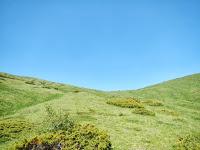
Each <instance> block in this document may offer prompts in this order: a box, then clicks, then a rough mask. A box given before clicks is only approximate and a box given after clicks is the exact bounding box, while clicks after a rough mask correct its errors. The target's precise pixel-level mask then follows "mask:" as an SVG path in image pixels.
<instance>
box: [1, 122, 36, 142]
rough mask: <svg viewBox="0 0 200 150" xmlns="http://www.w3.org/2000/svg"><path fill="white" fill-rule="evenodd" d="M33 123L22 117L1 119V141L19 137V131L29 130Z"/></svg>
mask: <svg viewBox="0 0 200 150" xmlns="http://www.w3.org/2000/svg"><path fill="white" fill-rule="evenodd" d="M32 128H33V125H32V124H31V123H29V122H27V121H24V120H20V119H4V120H1V121H0V143H3V142H7V141H10V140H12V139H17V138H18V137H19V133H22V132H28V131H30V130H31V129H32Z"/></svg>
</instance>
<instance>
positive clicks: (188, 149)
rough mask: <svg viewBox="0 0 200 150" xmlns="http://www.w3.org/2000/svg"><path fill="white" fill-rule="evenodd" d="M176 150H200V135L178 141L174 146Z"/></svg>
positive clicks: (196, 134) (191, 135)
mask: <svg viewBox="0 0 200 150" xmlns="http://www.w3.org/2000/svg"><path fill="white" fill-rule="evenodd" d="M174 149H175V150H199V149H200V133H195V134H189V135H187V136H185V137H181V138H179V139H178V141H177V143H176V144H175V145H174Z"/></svg>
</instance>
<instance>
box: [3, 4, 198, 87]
mask: <svg viewBox="0 0 200 150" xmlns="http://www.w3.org/2000/svg"><path fill="white" fill-rule="evenodd" d="M0 71H1V72H7V73H12V74H17V75H26V76H34V77H39V78H43V79H47V80H51V81H58V82H63V83H69V84H74V85H78V86H83V87H89V88H96V89H101V90H119V89H121V90H123V89H137V88H141V87H144V86H148V85H151V84H155V83H158V82H161V81H165V80H168V79H173V78H176V77H181V76H184V75H189V74H192V73H198V72H200V1H199V0H168V1H160V0H130V1H127V0H121V1H119V0H101V1H100V0H99V1H97V0H91V1H89V0H84V1H83V0H79V1H78V0H69V1H68V0H48V1H47V0H17V1H16V0H1V1H0Z"/></svg>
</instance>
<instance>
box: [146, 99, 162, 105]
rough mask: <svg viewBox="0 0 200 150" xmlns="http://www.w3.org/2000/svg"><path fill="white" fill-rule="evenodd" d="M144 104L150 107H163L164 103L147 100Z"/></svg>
mask: <svg viewBox="0 0 200 150" xmlns="http://www.w3.org/2000/svg"><path fill="white" fill-rule="evenodd" d="M142 103H143V104H147V105H149V106H163V103H162V102H160V101H157V100H145V101H143V102H142Z"/></svg>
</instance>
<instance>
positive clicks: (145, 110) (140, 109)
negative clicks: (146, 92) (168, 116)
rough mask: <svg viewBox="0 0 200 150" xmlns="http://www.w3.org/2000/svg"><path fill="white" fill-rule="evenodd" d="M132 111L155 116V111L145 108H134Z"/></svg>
mask: <svg viewBox="0 0 200 150" xmlns="http://www.w3.org/2000/svg"><path fill="white" fill-rule="evenodd" d="M132 112H133V113H135V114H140V115H148V116H155V113H154V112H153V111H150V110H148V109H145V108H135V109H134V110H133V111H132Z"/></svg>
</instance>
